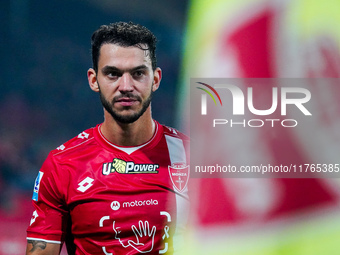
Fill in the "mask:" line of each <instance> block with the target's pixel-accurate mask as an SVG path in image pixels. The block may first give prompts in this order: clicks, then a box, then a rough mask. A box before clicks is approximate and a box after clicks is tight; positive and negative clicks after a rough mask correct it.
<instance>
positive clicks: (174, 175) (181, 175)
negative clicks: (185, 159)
mask: <svg viewBox="0 0 340 255" xmlns="http://www.w3.org/2000/svg"><path fill="white" fill-rule="evenodd" d="M168 170H169V175H170V179H171V182H172V184H173V185H174V188H175V190H176V191H178V192H180V193H182V192H183V191H184V190H185V188H186V187H187V185H188V181H189V166H188V165H186V164H184V163H173V164H172V165H171V166H168Z"/></svg>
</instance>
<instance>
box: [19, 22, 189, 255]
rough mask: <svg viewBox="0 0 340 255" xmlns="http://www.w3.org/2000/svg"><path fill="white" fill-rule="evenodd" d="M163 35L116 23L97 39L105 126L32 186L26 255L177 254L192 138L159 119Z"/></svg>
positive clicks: (72, 145)
mask: <svg viewBox="0 0 340 255" xmlns="http://www.w3.org/2000/svg"><path fill="white" fill-rule="evenodd" d="M155 50H156V38H155V36H154V35H153V34H152V33H151V32H150V31H149V30H148V29H147V28H145V27H143V26H141V25H139V24H134V23H131V22H130V23H124V22H118V23H114V24H110V25H103V26H101V27H100V28H99V29H98V30H97V31H95V32H94V33H93V35H92V60H93V68H90V69H89V70H88V72H87V75H88V81H89V85H90V88H91V89H92V90H93V91H95V92H98V93H99V96H100V100H101V102H102V104H103V107H104V122H103V123H102V124H99V125H97V126H96V127H94V128H90V129H88V130H85V131H83V132H81V133H80V134H79V135H78V136H76V137H75V138H73V139H71V140H69V141H68V142H66V143H64V144H62V145H60V146H59V147H58V148H57V149H55V150H53V151H51V152H50V154H49V155H48V157H47V159H46V161H45V162H44V164H43V166H42V168H41V170H40V171H39V173H38V176H37V178H36V181H35V184H34V191H33V198H32V199H33V205H34V212H33V216H32V218H31V221H30V226H29V227H28V229H27V249H26V254H32V255H33V254H49V255H54V254H59V253H60V250H61V247H62V245H63V243H66V247H67V250H68V253H69V254H91V255H93V254H106V255H109V254H142V253H146V254H173V253H174V252H176V250H177V248H178V247H179V246H180V241H181V239H182V238H181V234H183V228H184V226H185V223H186V220H187V207H188V196H187V183H188V178H189V166H188V164H189V162H188V154H187V148H188V139H187V138H186V137H185V136H184V135H183V134H181V133H180V132H178V131H177V130H175V129H173V128H169V127H166V126H163V125H161V124H159V123H158V122H157V121H155V120H153V119H152V115H151V105H150V102H151V97H152V93H153V92H155V91H156V90H157V89H158V87H159V85H160V81H161V77H162V72H161V69H160V68H158V67H157V64H156V55H155Z"/></svg>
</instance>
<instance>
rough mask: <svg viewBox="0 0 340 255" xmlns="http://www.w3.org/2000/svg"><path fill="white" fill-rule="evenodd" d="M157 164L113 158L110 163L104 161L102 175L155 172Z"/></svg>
mask: <svg viewBox="0 0 340 255" xmlns="http://www.w3.org/2000/svg"><path fill="white" fill-rule="evenodd" d="M158 168H159V165H157V164H136V163H134V162H132V161H125V160H122V159H119V158H114V159H113V161H112V162H110V163H104V164H103V167H102V173H103V175H109V174H110V173H114V172H117V173H119V174H157V173H158V171H157V169H158Z"/></svg>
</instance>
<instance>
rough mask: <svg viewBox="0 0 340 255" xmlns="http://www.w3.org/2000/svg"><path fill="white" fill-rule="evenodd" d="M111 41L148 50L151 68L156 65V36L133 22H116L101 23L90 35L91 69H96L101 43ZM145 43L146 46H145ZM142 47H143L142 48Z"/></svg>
mask: <svg viewBox="0 0 340 255" xmlns="http://www.w3.org/2000/svg"><path fill="white" fill-rule="evenodd" d="M106 43H113V44H117V45H119V46H123V47H129V46H137V47H139V48H141V49H143V50H148V51H149V53H150V59H151V64H152V69H153V70H155V69H156V67H157V59H156V43H157V38H156V36H155V35H154V34H153V33H152V32H151V31H150V30H149V29H147V28H146V27H144V26H142V25H139V24H135V23H133V22H116V23H111V24H110V25H102V26H100V28H99V29H98V30H96V31H95V32H94V33H93V34H92V37H91V46H92V63H93V69H94V70H95V71H96V72H97V71H98V60H99V55H100V48H101V46H102V45H103V44H106ZM145 45H146V46H147V48H145ZM143 47H144V48H143Z"/></svg>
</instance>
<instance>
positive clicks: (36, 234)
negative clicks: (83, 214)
mask: <svg viewBox="0 0 340 255" xmlns="http://www.w3.org/2000/svg"><path fill="white" fill-rule="evenodd" d="M58 168H59V167H58V164H57V163H56V162H55V158H54V156H53V155H52V154H51V153H50V154H49V156H48V157H47V159H46V160H45V162H44V164H43V165H42V167H41V169H40V171H39V173H38V175H37V178H36V180H35V182H34V190H33V197H32V203H33V206H34V212H33V215H32V218H31V221H30V226H29V227H28V229H27V239H28V240H44V241H46V242H50V243H60V244H61V243H63V242H64V239H65V235H66V229H67V222H68V217H69V214H68V210H67V208H66V205H65V199H64V195H63V194H62V192H61V190H62V187H63V186H64V184H63V183H62V180H63V179H62V178H61V176H60V175H62V174H61V173H60V170H61V169H58ZM63 181H65V179H64V180H63Z"/></svg>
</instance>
